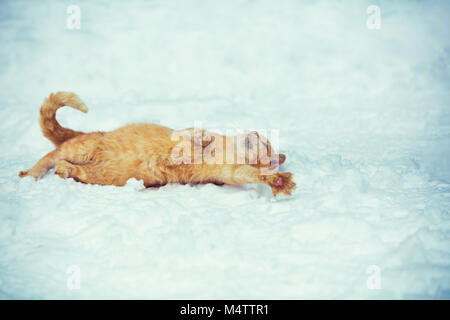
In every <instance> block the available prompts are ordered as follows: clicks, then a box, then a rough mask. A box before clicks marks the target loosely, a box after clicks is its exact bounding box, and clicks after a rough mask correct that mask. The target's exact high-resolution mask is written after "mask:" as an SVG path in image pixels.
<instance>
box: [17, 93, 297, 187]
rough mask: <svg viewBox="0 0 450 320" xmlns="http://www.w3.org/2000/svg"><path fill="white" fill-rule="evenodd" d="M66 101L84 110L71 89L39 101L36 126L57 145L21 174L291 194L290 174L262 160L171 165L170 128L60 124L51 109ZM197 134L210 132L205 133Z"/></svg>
mask: <svg viewBox="0 0 450 320" xmlns="http://www.w3.org/2000/svg"><path fill="white" fill-rule="evenodd" d="M64 105H68V106H71V107H73V108H75V109H78V110H80V111H83V112H87V108H86V106H85V105H84V103H83V102H82V101H81V100H80V99H79V98H78V96H77V95H75V94H74V93H67V92H58V93H56V94H51V95H50V96H49V98H47V99H46V100H45V101H44V103H43V104H42V107H41V112H40V125H41V128H42V131H43V134H44V136H45V137H47V138H48V139H50V141H52V142H53V143H54V144H55V146H56V149H55V150H53V151H52V152H50V153H48V154H47V155H45V156H44V157H43V158H42V159H41V160H39V161H38V162H37V163H36V165H35V166H34V167H33V168H31V169H30V170H27V171H21V172H20V173H19V176H20V177H25V176H29V175H31V176H33V177H34V178H35V179H36V180H37V179H40V178H42V177H43V176H44V175H45V174H46V173H47V172H48V171H49V170H50V169H52V168H55V174H57V175H59V176H60V177H62V178H64V179H66V178H73V179H75V180H77V181H80V182H84V183H90V184H100V185H116V186H123V185H125V184H126V182H127V180H128V179H130V178H136V179H138V180H143V181H144V185H145V186H155V185H158V186H160V185H164V184H167V183H183V184H185V183H217V184H224V183H226V184H248V183H263V184H267V185H268V186H270V187H271V189H272V192H273V194H274V195H277V194H279V193H284V194H290V193H291V192H292V190H293V189H294V188H295V183H294V182H293V181H292V174H291V173H279V172H274V173H272V174H268V175H267V174H262V173H261V170H260V169H261V168H264V167H270V166H271V165H272V167H273V164H272V163H270V162H269V163H263V162H261V161H260V160H259V159H258V160H257V161H256V163H253V164H252V165H249V164H236V162H233V163H227V162H226V161H225V157H224V161H223V163H224V164H208V163H205V162H204V161H202V162H201V163H199V164H196V163H191V164H186V163H181V164H178V163H175V162H174V160H173V157H172V151H173V149H174V148H175V147H176V146H177V145H178V144H179V141H174V140H172V136H173V133H174V130H172V129H170V128H167V127H163V126H159V125H156V124H144V123H143V124H130V125H127V126H124V127H121V128H119V129H116V130H114V131H111V132H92V133H83V132H79V131H73V130H70V129H66V128H63V127H61V126H60V125H59V123H58V122H57V121H56V118H55V113H56V110H57V109H58V108H60V107H62V106H64ZM187 132H189V133H190V134H191V135H192V140H191V142H192V143H191V144H190V146H192V153H191V156H192V159H193V156H194V146H195V144H196V143H197V140H195V137H194V134H193V133H194V129H193V128H190V129H187ZM201 133H202V134H203V135H208V134H209V133H208V132H206V131H201ZM255 134H257V133H255ZM237 137H238V136H235V137H233V138H234V139H232V140H231V141H233V144H234V145H233V146H232V147H233V148H234V149H239V148H242V147H243V148H247V150H246V151H245V159H246V161H247V162H246V163H248V160H249V156H250V153H249V150H248V149H249V145H248V143H247V145H242V146H241V145H239V144H238V143H237V141H238V139H237ZM225 138H226V137H225V136H220V135H216V137H215V138H213V139H210V141H205V140H202V141H201V143H200V146H199V147H200V148H201V150H202V151H206V150H207V148H208V146H209V145H210V144H213V143H216V144H220V143H222V144H223V146H224V150H225V144H226V140H225ZM221 139H222V141H221ZM240 141H242V140H240ZM261 141H262V142H261V143H260V142H259V140H258V148H267V150H268V152H269V154H270V152H271V146H270V143H269V142H268V141H267V140H264V139H261ZM264 141H266V142H264ZM251 148H254V146H252V147H251ZM214 152H215V151H214V150H213V152H212V153H211V154H212V155H213V156H214ZM277 156H279V163H280V164H281V163H283V162H284V160H285V156H284V155H277ZM219 158H220V157H219ZM235 159H236V158H234V160H235Z"/></svg>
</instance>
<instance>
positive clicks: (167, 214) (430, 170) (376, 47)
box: [0, 0, 450, 299]
mask: <svg viewBox="0 0 450 320" xmlns="http://www.w3.org/2000/svg"><path fill="white" fill-rule="evenodd" d="M70 4H77V5H79V7H80V9H81V29H80V30H69V29H67V27H66V19H67V17H68V15H67V13H66V10H67V6H68V5H70ZM370 4H376V5H379V6H380V8H381V29H380V30H369V29H368V28H367V26H366V20H367V18H368V14H367V13H366V9H367V6H368V5H370ZM449 21H450V3H449V2H448V1H426V3H424V1H373V2H368V1H200V0H197V1H146V2H141V1H130V2H128V1H120V2H119V1H117V2H114V3H110V1H70V2H69V1H59V2H56V1H1V2H0V43H1V48H0V106H1V108H0V118H1V119H2V120H1V122H0V129H1V135H0V142H1V146H2V148H1V149H0V298H4V299H15V298H32V299H34V298H63V299H72V298H269V299H272V298H285V299H292V298H344V299H353V298H369V299H370V298H394V299H397V298H450V238H449V237H450V219H449V218H450V217H449V207H450V160H449V155H450V105H449V103H450V90H449V89H450V66H449V61H450V37H449V33H450V32H449V31H450V26H449V24H450V23H449ZM58 90H66V91H74V92H76V93H78V94H79V95H80V96H81V98H82V99H83V100H84V101H85V102H86V104H87V105H88V107H89V108H90V111H89V113H88V114H87V115H85V114H82V113H79V112H77V111H75V110H71V109H68V108H66V109H63V110H60V111H59V113H58V119H59V120H60V122H61V123H62V124H63V125H64V126H67V127H70V128H74V129H77V130H83V131H91V130H111V129H115V128H117V127H120V126H121V125H123V124H126V123H131V122H136V121H146V122H156V123H160V124H163V125H167V126H170V127H172V128H186V127H192V126H193V125H194V122H195V121H201V122H202V123H203V126H204V127H206V128H209V129H211V128H216V129H226V128H242V129H249V128H251V129H267V130H270V129H279V130H280V149H281V151H282V152H283V153H285V154H286V155H287V161H286V163H285V164H284V165H283V166H282V170H283V171H291V172H293V173H294V178H295V181H296V182H297V185H298V189H297V190H296V192H295V193H294V194H293V195H292V196H291V197H290V198H288V197H280V198H277V199H273V198H272V197H271V194H270V190H269V189H268V188H266V187H263V186H252V185H250V186H239V187H231V186H224V187H218V186H215V185H205V186H197V187H190V186H179V185H170V186H166V187H163V188H160V189H159V190H155V189H148V190H142V189H143V188H142V185H141V184H140V183H139V182H137V181H130V182H129V184H128V185H127V186H126V187H122V188H118V187H101V186H92V185H83V184H80V183H76V182H74V181H72V180H66V181H64V180H62V179H59V178H58V177H56V176H54V175H52V174H50V175H48V176H46V177H45V178H44V179H43V180H41V181H39V182H35V181H34V180H33V179H31V178H26V179H19V177H18V176H17V173H18V171H19V170H23V169H28V168H30V167H31V166H32V165H33V164H34V163H35V162H36V161H37V160H38V159H39V158H40V157H41V156H43V155H44V154H45V153H47V152H48V151H50V150H51V149H52V145H51V143H50V142H49V141H47V140H46V139H45V138H44V137H43V136H42V134H41V132H40V129H39V125H38V110H39V107H40V104H41V102H42V101H43V99H44V97H46V96H47V95H48V94H49V93H51V92H55V91H58ZM71 266H75V267H73V268H72V269H71V268H70V267H71ZM371 266H375V267H371ZM71 270H79V271H80V273H79V276H80V278H79V279H80V288H79V289H76V286H75V289H74V287H73V284H74V283H75V284H76V280H74V279H75V278H76V273H70V272H71ZM368 271H371V272H372V273H371V272H369V273H368ZM373 271H374V272H373ZM74 277H75V278H74ZM377 279H379V280H380V286H381V287H380V288H378V287H377V285H376V283H377ZM68 282H69V285H67V283H68ZM368 283H369V284H368ZM374 283H375V287H374V285H373V284H374ZM70 284H72V286H71V285H70ZM371 284H372V285H371ZM377 288H378V289H377ZM71 289H72V290H71Z"/></svg>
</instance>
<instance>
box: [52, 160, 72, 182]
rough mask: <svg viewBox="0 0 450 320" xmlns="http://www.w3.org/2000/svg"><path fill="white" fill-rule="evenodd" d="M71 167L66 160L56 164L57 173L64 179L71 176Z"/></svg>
mask: <svg viewBox="0 0 450 320" xmlns="http://www.w3.org/2000/svg"><path fill="white" fill-rule="evenodd" d="M70 169H71V168H70V167H69V166H68V165H67V163H66V161H59V162H58V163H57V164H56V166H55V174H56V175H58V176H60V177H61V178H63V179H67V178H69V176H70V172H71V170H70Z"/></svg>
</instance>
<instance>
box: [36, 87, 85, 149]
mask: <svg viewBox="0 0 450 320" xmlns="http://www.w3.org/2000/svg"><path fill="white" fill-rule="evenodd" d="M63 106H69V107H72V108H74V109H77V110H80V111H81V112H84V113H86V112H88V108H87V107H86V106H85V104H84V103H83V101H81V99H80V98H79V97H78V96H77V95H76V94H75V93H72V92H57V93H52V94H50V96H49V97H48V98H47V99H45V100H44V102H43V103H42V106H41V116H40V119H39V124H40V125H41V129H42V133H43V134H44V136H45V137H46V138H47V139H49V140H50V141H51V142H53V144H54V145H55V146H59V145H60V144H62V143H63V142H64V141H66V140H69V139H71V138H73V137H76V136H79V135H82V134H84V132H81V131H74V130H71V129H67V128H64V127H61V125H60V124H59V123H58V121H56V117H55V115H56V110H58V109H59V108H61V107H63Z"/></svg>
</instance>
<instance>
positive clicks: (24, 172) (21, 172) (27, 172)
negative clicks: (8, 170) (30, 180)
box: [19, 170, 30, 178]
mask: <svg viewBox="0 0 450 320" xmlns="http://www.w3.org/2000/svg"><path fill="white" fill-rule="evenodd" d="M29 175H30V174H29V170H25V171H20V172H19V177H21V178H24V177H26V176H29Z"/></svg>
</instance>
